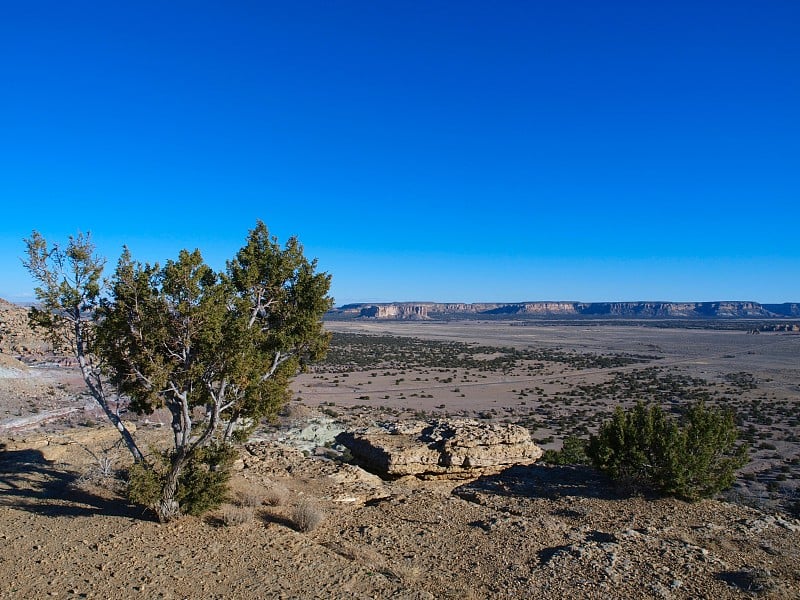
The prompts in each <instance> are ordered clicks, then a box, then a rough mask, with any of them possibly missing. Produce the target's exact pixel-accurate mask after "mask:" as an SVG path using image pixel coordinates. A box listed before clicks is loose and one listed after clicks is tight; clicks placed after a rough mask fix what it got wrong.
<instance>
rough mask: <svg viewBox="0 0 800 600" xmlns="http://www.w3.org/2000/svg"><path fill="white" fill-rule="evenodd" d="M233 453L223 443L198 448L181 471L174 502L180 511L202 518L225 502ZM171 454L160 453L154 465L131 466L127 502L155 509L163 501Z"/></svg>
mask: <svg viewBox="0 0 800 600" xmlns="http://www.w3.org/2000/svg"><path fill="white" fill-rule="evenodd" d="M235 456H236V451H235V450H234V449H233V448H232V447H231V446H227V445H224V444H214V445H211V446H206V447H205V448H199V449H198V450H196V451H195V453H194V454H193V455H192V457H191V458H189V459H188V460H187V461H186V463H185V465H184V467H183V469H182V470H181V472H180V475H179V479H178V483H179V485H178V490H177V492H176V493H175V499H176V500H177V501H178V505H179V507H180V512H181V513H183V514H189V515H201V514H203V513H205V512H208V511H209V510H213V509H215V508H218V507H219V506H220V505H221V504H222V503H223V502H225V501H226V500H227V499H228V481H229V480H230V476H231V466H232V464H233V461H234V459H235ZM171 461H172V453H171V452H164V453H162V454H161V457H160V461H159V462H157V463H156V464H154V465H153V466H146V465H144V464H143V463H134V464H133V465H132V466H131V467H130V469H129V470H128V499H129V500H131V501H132V502H135V503H137V504H141V505H143V506H146V507H148V508H151V509H153V510H156V508H157V506H158V503H159V502H160V501H161V500H162V496H163V490H164V486H165V482H166V479H167V476H168V470H169V465H170V463H171Z"/></svg>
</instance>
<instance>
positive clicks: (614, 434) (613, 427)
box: [587, 402, 747, 500]
mask: <svg viewBox="0 0 800 600" xmlns="http://www.w3.org/2000/svg"><path fill="white" fill-rule="evenodd" d="M736 439H737V427H736V423H735V421H734V418H733V415H732V414H731V413H730V412H728V411H723V410H719V409H711V408H707V407H706V406H705V405H704V404H703V403H702V402H698V403H696V404H694V405H692V406H691V407H689V409H688V410H687V411H686V413H685V415H684V416H683V418H682V419H681V421H680V422H676V421H675V420H674V419H671V418H669V417H668V416H667V415H666V414H665V413H664V411H663V410H662V409H661V407H659V406H657V405H650V406H646V405H645V404H643V403H641V402H639V403H637V404H636V406H635V407H634V408H633V409H631V410H628V411H625V410H624V409H622V408H621V407H618V408H617V409H616V411H615V412H614V416H613V417H612V419H611V420H610V421H607V422H606V423H604V424H603V425H601V427H600V430H599V432H598V434H597V435H593V436H591V438H590V440H589V444H588V446H587V454H588V456H589V457H590V459H591V461H592V463H593V464H594V465H595V466H596V467H597V468H599V469H601V470H602V471H604V472H606V473H607V474H608V475H609V476H611V478H612V479H614V480H616V481H618V482H620V483H622V484H623V485H626V486H631V487H633V488H634V489H642V490H651V491H656V492H659V493H661V494H665V495H673V496H677V497H680V498H684V499H687V500H698V499H700V498H709V497H711V496H713V495H714V494H716V493H718V492H720V491H722V490H724V489H726V488H728V487H730V485H731V484H732V483H733V480H734V476H735V472H736V470H737V469H739V468H741V467H742V466H744V464H745V463H746V462H747V450H746V447H745V446H744V445H738V446H737V445H736Z"/></svg>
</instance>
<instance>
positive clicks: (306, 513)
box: [292, 499, 325, 532]
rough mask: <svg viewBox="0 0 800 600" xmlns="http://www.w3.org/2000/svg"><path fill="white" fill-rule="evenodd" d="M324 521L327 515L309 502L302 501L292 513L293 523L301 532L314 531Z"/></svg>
mask: <svg viewBox="0 0 800 600" xmlns="http://www.w3.org/2000/svg"><path fill="white" fill-rule="evenodd" d="M324 520H325V513H324V512H323V511H322V509H321V508H319V507H318V506H317V505H316V504H314V503H313V502H311V501H309V500H305V499H304V500H301V501H300V502H298V503H297V505H296V506H295V507H294V510H293V511H292V522H293V523H294V524H295V527H297V529H298V530H300V531H304V532H308V531H314V530H315V529H316V528H317V526H318V525H319V524H320V523H322V521H324Z"/></svg>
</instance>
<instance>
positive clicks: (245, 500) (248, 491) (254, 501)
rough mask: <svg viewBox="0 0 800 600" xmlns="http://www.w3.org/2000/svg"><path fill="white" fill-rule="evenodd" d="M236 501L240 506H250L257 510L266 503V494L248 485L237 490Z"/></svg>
mask: <svg viewBox="0 0 800 600" xmlns="http://www.w3.org/2000/svg"><path fill="white" fill-rule="evenodd" d="M236 500H237V503H238V504H239V506H249V507H250V508H252V509H256V508H258V507H259V506H261V504H262V503H263V501H264V492H263V490H262V489H261V488H259V487H257V486H255V485H252V484H251V485H247V486H245V487H241V488H239V489H238V490H236Z"/></svg>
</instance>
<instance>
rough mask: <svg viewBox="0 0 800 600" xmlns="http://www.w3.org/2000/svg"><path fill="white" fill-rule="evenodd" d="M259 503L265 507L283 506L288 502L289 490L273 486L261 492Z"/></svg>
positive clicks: (280, 486)
mask: <svg viewBox="0 0 800 600" xmlns="http://www.w3.org/2000/svg"><path fill="white" fill-rule="evenodd" d="M261 501H262V502H263V503H264V504H266V505H267V506H284V505H285V504H288V502H289V490H287V489H286V488H285V487H284V486H282V485H280V484H274V485H272V486H270V487H268V488H267V489H265V490H264V491H263V492H262V496H261Z"/></svg>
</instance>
